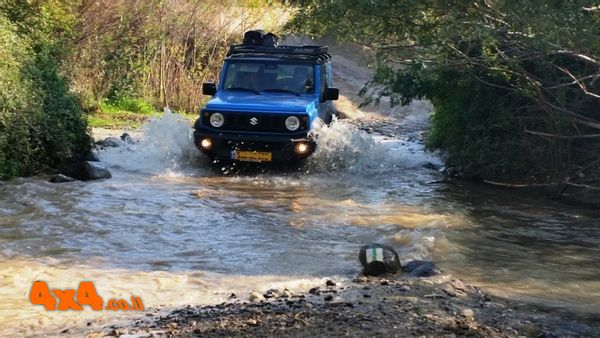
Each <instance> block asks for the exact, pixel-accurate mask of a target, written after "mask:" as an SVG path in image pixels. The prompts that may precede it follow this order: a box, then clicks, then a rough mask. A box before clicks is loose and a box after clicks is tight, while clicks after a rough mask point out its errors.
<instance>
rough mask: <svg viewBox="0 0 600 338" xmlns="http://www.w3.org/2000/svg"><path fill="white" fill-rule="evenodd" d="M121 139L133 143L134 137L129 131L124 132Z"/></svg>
mask: <svg viewBox="0 0 600 338" xmlns="http://www.w3.org/2000/svg"><path fill="white" fill-rule="evenodd" d="M121 141H123V142H127V143H133V139H132V138H131V136H129V134H127V133H123V135H121Z"/></svg>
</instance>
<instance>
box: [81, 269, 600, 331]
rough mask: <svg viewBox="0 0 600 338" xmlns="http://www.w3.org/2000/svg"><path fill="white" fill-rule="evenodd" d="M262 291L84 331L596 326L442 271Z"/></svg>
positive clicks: (549, 328)
mask: <svg viewBox="0 0 600 338" xmlns="http://www.w3.org/2000/svg"><path fill="white" fill-rule="evenodd" d="M264 296H267V298H265V297H264ZM264 296H263V295H260V294H256V293H254V294H251V295H250V297H248V295H232V296H231V298H230V301H228V302H226V303H222V304H219V305H216V306H197V307H193V306H187V307H183V308H179V309H176V310H173V311H171V312H170V313H168V314H166V315H160V314H159V313H158V312H156V313H157V314H151V313H149V314H147V315H146V316H145V317H143V318H140V319H138V320H136V321H134V322H131V323H128V324H125V325H121V326H116V325H113V326H109V327H105V328H103V329H102V330H94V331H92V332H88V333H87V336H88V337H104V336H117V337H164V336H166V337H180V336H183V337H192V336H200V337H224V336H240V337H264V336H271V337H281V336H293V337H317V336H319V337H322V336H350V337H364V336H393V337H407V336H423V337H425V336H427V337H429V336H433V337H438V336H448V337H455V336H461V337H462V336H473V337H518V336H526V337H546V338H549V337H562V336H593V335H594V334H595V333H597V332H599V331H598V330H599V329H600V326H598V324H594V323H583V322H580V321H577V320H574V319H572V318H571V316H570V314H569V313H566V312H560V311H557V310H552V311H551V310H549V309H540V308H533V307H531V306H528V305H525V304H518V303H516V302H514V301H510V300H505V299H499V298H496V297H492V296H489V295H487V294H486V293H485V292H483V291H482V290H480V289H479V288H477V287H474V286H471V285H468V284H465V283H463V282H462V281H460V280H445V281H444V279H443V278H442V279H437V280H436V281H433V280H428V279H427V278H421V279H419V278H407V277H402V276H388V277H387V278H374V277H370V278H365V277H357V278H356V279H355V280H354V281H353V282H352V283H351V284H350V285H346V286H342V285H339V283H336V282H335V281H328V282H327V283H326V284H325V285H322V286H318V287H315V288H313V289H311V291H309V292H308V293H306V294H300V295H292V294H290V293H289V292H287V290H272V291H271V292H267V293H265V294H264ZM249 299H252V301H250V300H249ZM594 326H596V327H594Z"/></svg>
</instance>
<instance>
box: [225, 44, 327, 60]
mask: <svg viewBox="0 0 600 338" xmlns="http://www.w3.org/2000/svg"><path fill="white" fill-rule="evenodd" d="M239 54H244V55H252V56H265V55H274V56H284V55H285V56H299V57H302V58H314V59H317V60H320V61H327V60H329V59H330V58H331V55H329V48H328V47H327V46H310V45H306V46H278V47H265V46H257V45H232V46H231V47H229V52H227V56H234V55H239Z"/></svg>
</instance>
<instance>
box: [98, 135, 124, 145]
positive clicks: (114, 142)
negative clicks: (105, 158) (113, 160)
mask: <svg viewBox="0 0 600 338" xmlns="http://www.w3.org/2000/svg"><path fill="white" fill-rule="evenodd" d="M121 144H123V141H121V140H120V139H118V138H116V137H112V136H111V137H107V138H105V139H104V140H100V141H98V142H96V146H97V147H101V148H116V147H120V146H121Z"/></svg>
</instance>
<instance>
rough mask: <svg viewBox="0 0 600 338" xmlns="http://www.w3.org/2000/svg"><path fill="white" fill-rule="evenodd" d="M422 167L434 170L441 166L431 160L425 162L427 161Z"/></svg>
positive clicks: (438, 169)
mask: <svg viewBox="0 0 600 338" xmlns="http://www.w3.org/2000/svg"><path fill="white" fill-rule="evenodd" d="M423 168H425V169H430V170H435V171H440V169H441V168H442V166H441V165H439V164H435V163H432V162H427V163H425V164H423Z"/></svg>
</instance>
